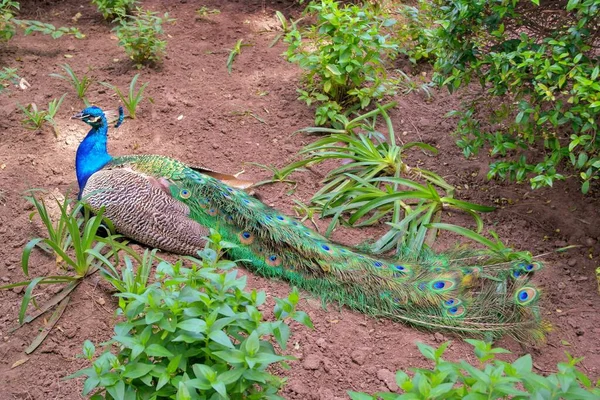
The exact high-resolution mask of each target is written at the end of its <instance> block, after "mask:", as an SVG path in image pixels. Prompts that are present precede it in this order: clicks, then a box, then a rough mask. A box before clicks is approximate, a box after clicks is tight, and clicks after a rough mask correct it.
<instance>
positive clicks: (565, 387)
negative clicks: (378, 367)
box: [348, 339, 600, 400]
mask: <svg viewBox="0 0 600 400" xmlns="http://www.w3.org/2000/svg"><path fill="white" fill-rule="evenodd" d="M466 341H467V342H468V343H469V344H471V345H473V347H474V350H475V356H476V357H477V359H478V360H479V363H480V367H479V368H477V367H474V366H472V365H471V364H469V363H467V362H466V361H464V360H462V361H460V362H456V363H455V362H450V361H445V360H444V359H443V358H442V355H443V354H444V351H445V350H446V348H447V347H448V345H449V344H450V342H446V343H444V344H442V345H441V346H440V347H438V348H437V349H434V348H433V347H431V346H428V345H426V344H423V343H417V346H418V347H419V350H420V351H421V354H423V356H425V357H426V358H427V359H429V360H432V361H433V362H434V363H435V366H434V368H433V369H424V368H411V370H412V371H413V372H414V375H413V376H412V377H410V376H408V375H407V374H406V373H405V372H403V371H398V372H397V373H396V382H397V383H398V386H400V388H401V389H402V391H403V392H404V393H403V394H396V393H389V392H379V393H375V395H373V396H371V395H368V394H365V393H359V392H352V391H349V392H348V394H349V395H350V398H351V399H352V400H377V399H383V400H401V399H414V400H421V399H423V400H454V399H456V400H461V399H523V400H525V399H532V400H533V399H548V400H554V399H555V400H558V399H564V400H587V399H589V400H592V399H597V398H598V397H599V396H600V381H598V382H597V383H596V384H592V382H591V381H590V379H589V378H588V377H587V376H586V375H585V374H584V373H583V372H581V371H580V370H578V369H577V367H576V365H577V364H578V363H579V362H581V360H582V359H583V358H573V357H571V356H570V355H569V354H568V353H567V358H568V361H567V362H566V363H564V362H563V363H559V364H558V365H557V369H558V372H556V373H553V374H551V375H549V376H541V375H538V374H536V373H535V372H533V368H532V367H533V361H532V359H531V355H530V354H526V355H524V356H522V357H520V358H518V359H517V360H516V361H514V362H513V363H509V362H506V361H501V360H498V359H496V354H502V353H510V352H509V351H508V350H505V349H502V348H492V345H491V344H490V343H486V342H482V341H480V340H470V339H467V340H466Z"/></svg>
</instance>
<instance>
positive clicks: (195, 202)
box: [72, 106, 547, 342]
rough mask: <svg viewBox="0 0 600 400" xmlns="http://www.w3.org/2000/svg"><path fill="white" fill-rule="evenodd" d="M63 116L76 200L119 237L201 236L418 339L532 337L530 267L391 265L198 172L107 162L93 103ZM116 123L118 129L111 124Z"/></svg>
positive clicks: (431, 259) (183, 245) (481, 257)
mask: <svg viewBox="0 0 600 400" xmlns="http://www.w3.org/2000/svg"><path fill="white" fill-rule="evenodd" d="M72 118H74V119H79V120H81V121H83V122H85V123H86V124H88V125H90V126H91V130H90V131H89V133H88V134H87V136H86V137H85V138H84V140H83V141H82V142H81V144H80V145H79V147H78V149H77V155H76V163H75V164H76V174H77V181H78V184H79V196H80V198H83V199H84V201H85V202H86V203H87V204H89V206H90V207H91V209H92V210H93V211H98V210H99V209H100V208H101V207H104V209H105V214H104V215H105V216H106V217H108V218H109V219H110V220H111V221H112V222H113V224H114V226H115V228H116V229H117V230H118V231H119V232H120V233H121V234H123V235H125V236H127V237H130V238H131V239H134V240H136V241H138V242H140V243H143V244H145V245H147V246H151V247H155V248H159V249H162V250H164V251H168V252H172V253H177V254H182V255H196V254H197V252H198V251H199V250H201V249H203V248H204V245H205V241H206V239H205V238H206V237H207V235H208V233H209V228H213V229H216V230H217V231H218V232H219V233H220V235H221V236H222V237H223V239H224V240H227V241H229V242H233V243H235V244H236V245H237V247H236V248H233V249H231V254H230V255H231V257H233V258H234V259H241V260H247V261H245V262H246V263H247V267H248V268H249V269H250V270H252V271H254V272H256V273H258V274H261V275H263V276H266V277H276V278H281V279H284V280H286V281H288V282H289V283H291V284H293V285H296V286H298V287H300V288H303V289H305V290H307V291H309V292H312V293H314V294H316V295H318V296H320V297H321V298H322V299H323V300H324V301H325V302H330V301H337V302H339V303H340V304H342V305H346V306H348V307H350V308H353V309H355V310H358V311H361V312H364V313H366V314H369V315H373V316H376V317H385V318H389V319H392V320H395V321H400V322H404V323H406V324H409V325H411V326H415V327H420V328H424V329H428V330H436V331H444V332H453V333H456V334H458V335H461V336H471V337H476V336H479V337H482V336H483V337H485V338H490V339H494V338H497V337H500V336H503V335H509V336H511V337H513V338H515V339H517V340H518V341H522V342H535V341H540V340H543V338H544V333H545V330H546V329H547V327H546V324H545V323H544V322H543V321H542V320H541V318H540V309H539V298H540V291H539V290H538V289H537V288H536V287H535V286H533V285H532V284H530V278H531V276H532V274H533V272H534V271H537V270H539V269H540V268H541V267H542V264H541V263H540V262H537V261H533V262H529V261H524V260H522V261H512V262H498V260H497V259H495V258H494V257H493V256H491V255H489V254H485V253H484V252H481V251H475V250H472V251H468V252H465V250H456V251H450V252H445V253H440V254H435V253H433V251H431V250H427V251H428V254H425V255H421V256H420V257H418V258H417V257H406V259H391V258H384V257H380V256H376V255H373V254H370V253H368V252H364V251H358V250H356V249H352V248H349V247H347V246H343V245H340V244H337V243H334V242H332V241H330V240H328V239H326V238H325V237H323V236H321V235H320V234H318V233H317V232H315V231H313V230H311V229H309V228H307V227H305V226H304V225H303V224H301V223H300V222H298V221H297V220H296V219H295V218H291V217H289V216H286V215H283V214H282V213H280V212H279V211H277V210H276V209H274V208H271V207H268V206H267V205H265V204H263V203H262V202H261V201H259V200H258V199H256V198H255V197H253V196H251V195H250V194H248V193H247V192H246V191H244V190H241V189H238V188H235V187H231V186H229V185H227V184H226V183H224V182H223V181H221V180H219V179H217V178H216V177H213V176H210V174H206V173H204V170H202V169H199V168H195V167H192V166H189V165H186V164H184V163H182V162H180V161H178V160H175V159H173V158H169V157H165V156H160V155H126V156H120V157H112V156H111V155H109V154H108V152H107V146H106V145H107V131H108V127H109V123H108V120H107V116H106V115H105V113H104V112H103V111H102V109H100V108H99V107H96V106H90V107H87V108H85V109H84V110H83V111H81V112H80V113H77V114H76V115H74V116H73V117H72ZM120 121H122V116H121V119H120Z"/></svg>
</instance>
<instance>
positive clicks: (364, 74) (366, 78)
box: [284, 0, 398, 125]
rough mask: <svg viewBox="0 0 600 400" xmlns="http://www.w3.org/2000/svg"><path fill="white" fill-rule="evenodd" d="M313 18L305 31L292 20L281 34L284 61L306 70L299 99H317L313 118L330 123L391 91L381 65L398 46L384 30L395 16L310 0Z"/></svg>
mask: <svg viewBox="0 0 600 400" xmlns="http://www.w3.org/2000/svg"><path fill="white" fill-rule="evenodd" d="M307 12H310V13H315V14H316V18H317V22H316V25H315V26H312V27H310V28H309V29H307V30H300V29H298V28H297V27H296V26H295V25H293V26H291V27H290V29H291V31H290V32H289V33H288V34H287V35H286V36H285V40H284V41H285V42H286V43H288V45H289V46H288V49H287V52H286V53H285V54H286V56H287V58H288V60H289V61H291V62H293V63H295V64H298V65H299V66H300V67H301V68H302V69H303V70H305V73H304V75H303V81H304V87H303V89H301V90H299V93H300V94H301V96H300V98H299V99H300V100H303V101H305V102H306V103H307V104H308V105H309V106H310V105H311V104H313V103H314V104H317V105H318V108H317V111H316V119H315V123H316V124H317V125H325V124H327V123H332V122H333V123H335V122H336V121H337V115H338V114H342V113H343V110H345V109H348V108H361V109H362V108H365V107H367V106H368V105H369V104H371V101H372V100H374V99H380V98H382V97H383V96H384V95H386V94H391V93H393V92H394V85H393V83H392V82H391V81H390V80H389V79H388V76H387V72H386V69H385V62H386V60H387V59H389V58H391V57H393V56H394V54H395V53H396V52H397V50H398V47H397V45H396V43H394V42H393V41H391V40H390V37H389V35H388V34H386V29H389V28H390V27H391V26H392V25H393V24H394V23H395V22H396V21H395V20H394V19H392V18H387V17H386V16H385V15H383V16H381V10H379V11H378V12H374V11H373V10H372V9H371V8H370V7H369V6H367V5H365V6H357V5H344V6H340V5H339V3H338V2H337V1H334V0H322V1H320V2H317V1H315V2H311V3H310V4H309V6H308V8H307Z"/></svg>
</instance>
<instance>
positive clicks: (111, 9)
mask: <svg viewBox="0 0 600 400" xmlns="http://www.w3.org/2000/svg"><path fill="white" fill-rule="evenodd" d="M136 3H137V1H136V0H92V4H94V5H95V6H96V7H98V11H100V13H101V14H102V17H103V18H104V19H105V20H107V21H113V20H115V19H122V18H125V16H127V15H128V14H129V13H130V12H131V10H132V9H133V6H134V5H135V4H136Z"/></svg>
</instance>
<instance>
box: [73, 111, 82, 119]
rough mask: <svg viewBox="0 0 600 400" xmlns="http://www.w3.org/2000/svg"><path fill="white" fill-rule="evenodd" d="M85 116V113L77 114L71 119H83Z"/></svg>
mask: <svg viewBox="0 0 600 400" xmlns="http://www.w3.org/2000/svg"><path fill="white" fill-rule="evenodd" d="M84 116H85V114H84V113H83V112H78V113H77V114H75V115H73V116H72V117H71V119H83V117H84Z"/></svg>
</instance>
